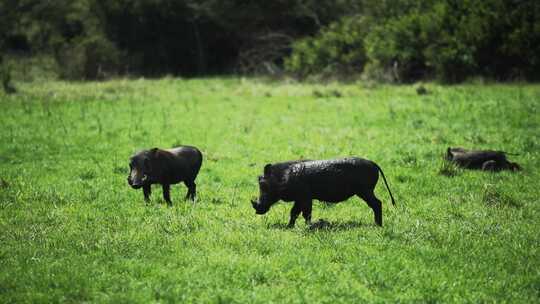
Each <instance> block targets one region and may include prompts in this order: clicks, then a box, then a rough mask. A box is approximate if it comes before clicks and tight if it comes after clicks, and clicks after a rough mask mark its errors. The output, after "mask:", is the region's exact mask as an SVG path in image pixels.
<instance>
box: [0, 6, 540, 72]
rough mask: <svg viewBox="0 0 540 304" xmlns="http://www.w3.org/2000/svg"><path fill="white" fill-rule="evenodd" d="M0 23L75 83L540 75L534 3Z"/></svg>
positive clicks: (47, 9)
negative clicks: (140, 78)
mask: <svg viewBox="0 0 540 304" xmlns="http://www.w3.org/2000/svg"><path fill="white" fill-rule="evenodd" d="M0 20H1V21H0V28H1V29H2V30H1V31H0V50H1V53H2V54H4V55H8V56H10V55H13V54H18V55H21V54H24V55H25V56H26V57H28V56H37V55H39V54H49V55H51V56H53V57H54V58H55V59H56V62H57V64H58V70H59V71H58V74H59V75H60V76H61V77H63V78H68V79H96V78H103V77H108V76H111V75H116V74H139V75H146V76H159V75H165V74H173V75H182V76H195V75H209V74H221V73H231V72H241V73H271V74H280V73H281V72H283V69H284V68H285V69H286V71H289V72H291V73H294V74H296V75H298V76H302V77H305V76H307V75H313V74H326V75H350V74H360V73H364V74H365V75H366V76H367V77H371V78H376V79H382V80H390V81H401V82H406V81H414V80H417V79H422V78H437V79H440V80H442V81H448V82H457V81H461V80H463V79H465V78H467V77H470V76H485V77H489V78H493V79H497V80H508V79H531V80H534V79H538V78H539V76H540V72H539V71H540V55H539V54H540V21H539V20H540V2H538V1H534V0H524V1H517V0H493V1H481V0H467V1H454V0H442V1H439V0H428V1H413V0H398V1H379V0H377V1H375V0H339V1H330V0H322V1H315V0H294V1H286V0H278V1H262V0H252V1H241V0H232V1H218V0H202V1H193V0H181V1H173V0H141V1H129V0H114V1H105V0H75V1H37V0H22V1H15V0H0ZM19 59H20V58H19Z"/></svg>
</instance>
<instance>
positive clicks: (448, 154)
mask: <svg viewBox="0 0 540 304" xmlns="http://www.w3.org/2000/svg"><path fill="white" fill-rule="evenodd" d="M453 156H454V155H452V148H450V147H448V149H446V159H447V160H452V157H453Z"/></svg>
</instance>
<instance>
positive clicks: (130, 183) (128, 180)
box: [127, 176, 143, 189]
mask: <svg viewBox="0 0 540 304" xmlns="http://www.w3.org/2000/svg"><path fill="white" fill-rule="evenodd" d="M127 182H128V184H129V185H130V186H131V188H133V189H140V188H141V187H142V186H143V184H142V183H137V182H134V181H133V180H132V179H131V176H128V178H127Z"/></svg>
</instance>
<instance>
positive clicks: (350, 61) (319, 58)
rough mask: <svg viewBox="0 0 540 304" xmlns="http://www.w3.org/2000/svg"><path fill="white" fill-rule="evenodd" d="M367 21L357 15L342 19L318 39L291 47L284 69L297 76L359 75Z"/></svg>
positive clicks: (364, 60) (320, 34)
mask: <svg viewBox="0 0 540 304" xmlns="http://www.w3.org/2000/svg"><path fill="white" fill-rule="evenodd" d="M368 24H369V22H367V21H366V18H362V17H359V16H350V17H345V18H342V19H341V20H339V21H338V22H335V23H333V24H331V25H330V26H328V27H327V28H325V29H323V30H322V31H321V32H320V33H319V34H318V35H317V36H315V37H308V38H304V39H301V40H299V41H297V42H295V43H294V44H293V52H292V55H291V56H290V57H288V58H287V59H286V60H285V68H286V69H287V70H288V71H290V72H293V73H295V74H297V75H299V76H307V75H309V74H327V73H329V74H335V73H361V72H362V70H363V69H364V65H365V63H366V54H365V51H364V42H363V39H364V37H365V36H366V33H367V32H368V30H369V28H368Z"/></svg>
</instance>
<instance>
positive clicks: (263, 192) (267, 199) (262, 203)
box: [251, 164, 279, 214]
mask: <svg viewBox="0 0 540 304" xmlns="http://www.w3.org/2000/svg"><path fill="white" fill-rule="evenodd" d="M270 170H271V165H270V164H268V165H266V166H265V167H264V176H259V198H258V199H257V200H253V199H252V200H251V205H252V206H253V209H255V213H256V214H265V213H266V212H268V210H270V207H272V205H273V204H274V203H276V202H277V201H278V200H279V184H278V183H276V182H275V181H274V179H273V177H272V175H271V174H270Z"/></svg>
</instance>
